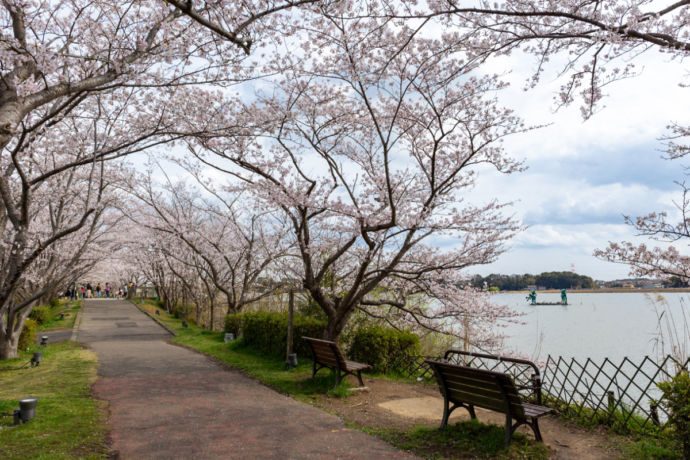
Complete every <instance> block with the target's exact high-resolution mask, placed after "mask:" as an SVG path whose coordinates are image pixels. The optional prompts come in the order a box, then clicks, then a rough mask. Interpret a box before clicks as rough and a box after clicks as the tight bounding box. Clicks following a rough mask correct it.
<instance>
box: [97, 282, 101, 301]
mask: <svg viewBox="0 0 690 460" xmlns="http://www.w3.org/2000/svg"><path fill="white" fill-rule="evenodd" d="M96 297H97V298H99V299H100V298H101V283H98V284H97V285H96Z"/></svg>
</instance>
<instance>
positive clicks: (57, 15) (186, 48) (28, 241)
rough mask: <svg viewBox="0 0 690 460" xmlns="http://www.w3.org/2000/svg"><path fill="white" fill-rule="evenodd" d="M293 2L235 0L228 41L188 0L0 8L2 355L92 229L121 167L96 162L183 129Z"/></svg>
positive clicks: (246, 71)
mask: <svg viewBox="0 0 690 460" xmlns="http://www.w3.org/2000/svg"><path fill="white" fill-rule="evenodd" d="M293 6H294V5H293V4H289V3H286V4H284V5H278V4H269V3H264V2H257V3H256V4H252V3H246V2H245V3H244V4H243V6H242V7H241V8H237V9H236V10H235V13H236V17H235V18H234V20H233V21H231V22H227V21H226V22H225V23H224V24H225V25H227V26H230V27H234V26H233V24H236V25H237V27H236V31H237V34H236V37H237V39H236V40H234V41H233V40H230V41H228V40H227V38H228V37H224V39H223V40H216V39H215V38H216V36H215V35H214V34H213V33H212V32H210V31H209V30H208V29H207V28H206V27H203V25H202V23H203V18H202V16H203V14H205V12H206V11H207V8H204V7H201V8H199V7H198V5H197V4H195V5H194V7H192V4H191V2H186V3H185V4H184V5H182V4H179V5H175V4H170V3H168V2H163V1H161V2H149V1H129V2H115V1H99V2H87V1H81V0H69V1H64V2H58V1H55V2H32V1H26V0H3V1H2V2H0V33H1V35H0V37H2V38H1V39H0V174H2V177H0V198H1V200H2V206H1V207H0V229H2V231H3V257H4V259H3V273H2V277H1V278H0V283H1V284H0V318H2V323H1V324H0V325H1V326H2V332H1V333H0V359H4V358H7V357H11V356H14V355H15V354H16V338H17V337H18V334H19V331H21V328H22V327H23V323H24V320H25V318H26V317H27V316H28V313H29V312H30V310H31V308H32V305H33V303H34V302H35V301H36V300H37V299H38V298H40V297H41V296H42V295H45V294H46V293H48V292H50V290H52V289H54V286H55V283H54V282H52V281H50V279H52V278H53V274H54V273H53V271H52V270H51V267H55V266H57V265H56V264H55V263H54V262H50V261H51V260H52V261H55V260H57V259H55V254H57V252H56V251H57V250H58V249H59V248H60V247H61V245H63V244H67V240H69V239H70V238H74V237H77V235H80V236H84V235H83V234H82V233H83V232H84V231H91V232H96V233H98V232H97V230H98V229H99V228H101V225H102V220H101V219H102V216H103V212H105V210H106V209H108V203H109V202H110V201H109V200H110V199H108V200H105V199H104V197H105V196H106V195H107V192H106V191H107V190H108V189H109V186H110V178H111V177H114V176H115V175H117V174H118V172H120V171H118V170H112V169H111V168H110V167H106V166H105V165H104V164H103V162H105V161H111V160H113V159H115V158H119V157H122V156H125V155H129V154H131V153H134V152H138V151H141V150H144V149H147V148H151V147H153V146H156V145H160V144H162V143H168V142H173V141H174V140H176V139H179V138H180V137H182V136H184V135H186V134H189V133H184V132H181V131H180V130H179V127H180V124H179V123H177V121H178V120H181V119H183V118H184V116H185V111H186V109H187V107H189V106H190V105H193V104H204V103H205V102H206V99H207V98H209V97H212V96H211V93H210V90H209V89H208V85H212V84H213V85H218V86H219V87H226V86H228V85H230V84H234V83H235V82H237V81H241V80H242V79H244V78H247V77H248V76H250V75H252V73H253V69H252V66H253V64H252V63H251V62H249V61H247V60H246V57H245V56H246V54H247V52H248V51H249V48H250V46H251V43H253V42H254V41H255V40H256V39H258V38H260V37H262V31H263V30H264V29H265V27H269V26H270V27H272V28H273V29H272V30H273V32H274V33H277V32H275V27H276V25H277V23H276V22H275V21H274V20H273V19H272V16H273V15H278V14H280V13H282V12H283V11H287V10H289V9H290V8H292V7H293ZM286 14H289V13H287V12H286ZM106 171H107V174H106ZM106 176H108V177H106ZM55 187H65V189H62V188H60V189H57V191H56V189H54V188H55ZM65 197H69V199H67V198H65ZM74 197H77V198H74ZM80 199H81V201H79V200H80ZM63 240H64V241H63ZM81 241H88V242H92V240H91V239H90V238H85V239H83V240H81ZM77 247H79V246H77ZM87 249H88V248H86V247H84V248H82V250H81V251H77V253H78V254H81V253H83V252H85V251H87ZM51 251H52V252H51ZM75 260H80V262H81V263H82V264H84V265H83V266H84V267H87V266H88V264H87V263H86V261H85V260H84V259H75ZM39 261H40V262H41V263H43V262H46V261H48V265H46V266H43V269H44V271H42V272H41V275H40V276H41V277H42V279H43V280H42V281H41V279H38V278H35V276H36V275H32V274H31V273H32V272H31V270H32V267H34V268H35V267H39V266H42V265H41V264H40V263H39ZM32 276H33V277H32ZM58 278H59V277H57V278H55V279H58ZM63 278H64V277H63ZM27 286H28V287H27ZM20 292H21V295H19V293H20ZM17 299H19V300H18V301H17Z"/></svg>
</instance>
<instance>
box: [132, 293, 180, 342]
mask: <svg viewBox="0 0 690 460" xmlns="http://www.w3.org/2000/svg"><path fill="white" fill-rule="evenodd" d="M127 301H128V302H129V303H131V304H132V305H134V306H135V307H137V308H138V309H139V311H140V312H142V313H143V314H145V315H146V316H148V317H149V318H151V319H152V320H153V321H155V322H156V324H158V325H159V326H160V327H162V328H163V329H165V330H166V331H168V332H169V333H170V334H171V335H172V336H173V337H177V332H175V331H173V330H172V329H171V328H169V327H168V326H166V325H165V324H163V323H162V322H161V321H160V320H159V319H158V318H156V317H155V316H154V315H152V314H151V313H149V312H147V311H146V310H144V309H143V308H141V307H140V306H139V305H138V304H136V303H135V302H132V301H131V300H127Z"/></svg>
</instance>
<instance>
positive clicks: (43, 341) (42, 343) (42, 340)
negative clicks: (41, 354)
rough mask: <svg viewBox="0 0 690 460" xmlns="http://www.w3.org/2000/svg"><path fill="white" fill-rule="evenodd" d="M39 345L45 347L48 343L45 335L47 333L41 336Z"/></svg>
mask: <svg viewBox="0 0 690 460" xmlns="http://www.w3.org/2000/svg"><path fill="white" fill-rule="evenodd" d="M41 345H42V346H44V347H45V346H46V345H48V336H47V335H44V336H42V337H41Z"/></svg>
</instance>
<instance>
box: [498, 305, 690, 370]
mask: <svg viewBox="0 0 690 460" xmlns="http://www.w3.org/2000/svg"><path fill="white" fill-rule="evenodd" d="M526 295H527V293H526V292H525V293H515V294H496V295H494V296H493V297H492V301H493V302H495V303H497V304H504V305H508V306H510V307H512V308H514V309H515V310H517V311H519V312H522V313H525V316H523V317H522V318H521V320H522V321H523V322H524V323H525V324H510V325H508V327H507V328H504V329H502V333H503V334H505V335H507V336H508V337H507V338H506V340H505V346H506V347H507V348H508V349H511V350H514V351H516V352H518V353H520V354H522V355H526V356H529V357H531V358H532V359H535V360H545V359H546V357H547V355H549V354H550V355H552V356H554V357H557V356H563V357H575V358H577V359H578V360H579V359H585V358H592V359H593V360H595V361H597V362H598V361H601V360H602V359H603V358H606V357H608V358H609V359H611V360H613V361H614V362H615V361H620V360H621V359H623V357H625V356H627V357H629V358H630V359H631V360H633V361H640V360H641V359H642V357H644V356H645V355H648V356H650V357H656V356H660V355H662V354H664V355H665V354H667V353H664V352H663V350H661V349H660V343H659V340H658V338H659V325H660V324H661V325H662V327H663V328H664V330H665V331H666V330H668V325H669V323H670V324H673V325H675V326H672V328H673V329H675V330H677V331H678V333H680V334H683V332H684V331H683V327H684V326H685V327H687V323H686V322H684V319H683V312H685V315H688V313H690V308H689V307H688V306H689V305H690V293H678V292H670V293H577V292H569V293H568V303H569V305H567V306H561V305H538V306H531V305H529V303H528V302H527V301H526V300H525V297H526ZM537 301H538V302H559V301H560V294H555V293H554V294H541V293H538V295H537ZM664 311H665V313H663V316H662V320H661V323H660V321H659V315H660V314H661V313H662V312H664ZM686 319H687V320H690V318H686ZM666 320H670V322H669V321H666ZM686 333H687V332H686ZM666 335H667V336H668V334H666ZM686 337H687V336H686ZM684 341H685V346H686V347H687V346H688V343H687V338H685V339H684ZM667 342H668V341H667ZM668 347H669V344H668V343H667V344H666V349H667V351H668Z"/></svg>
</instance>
